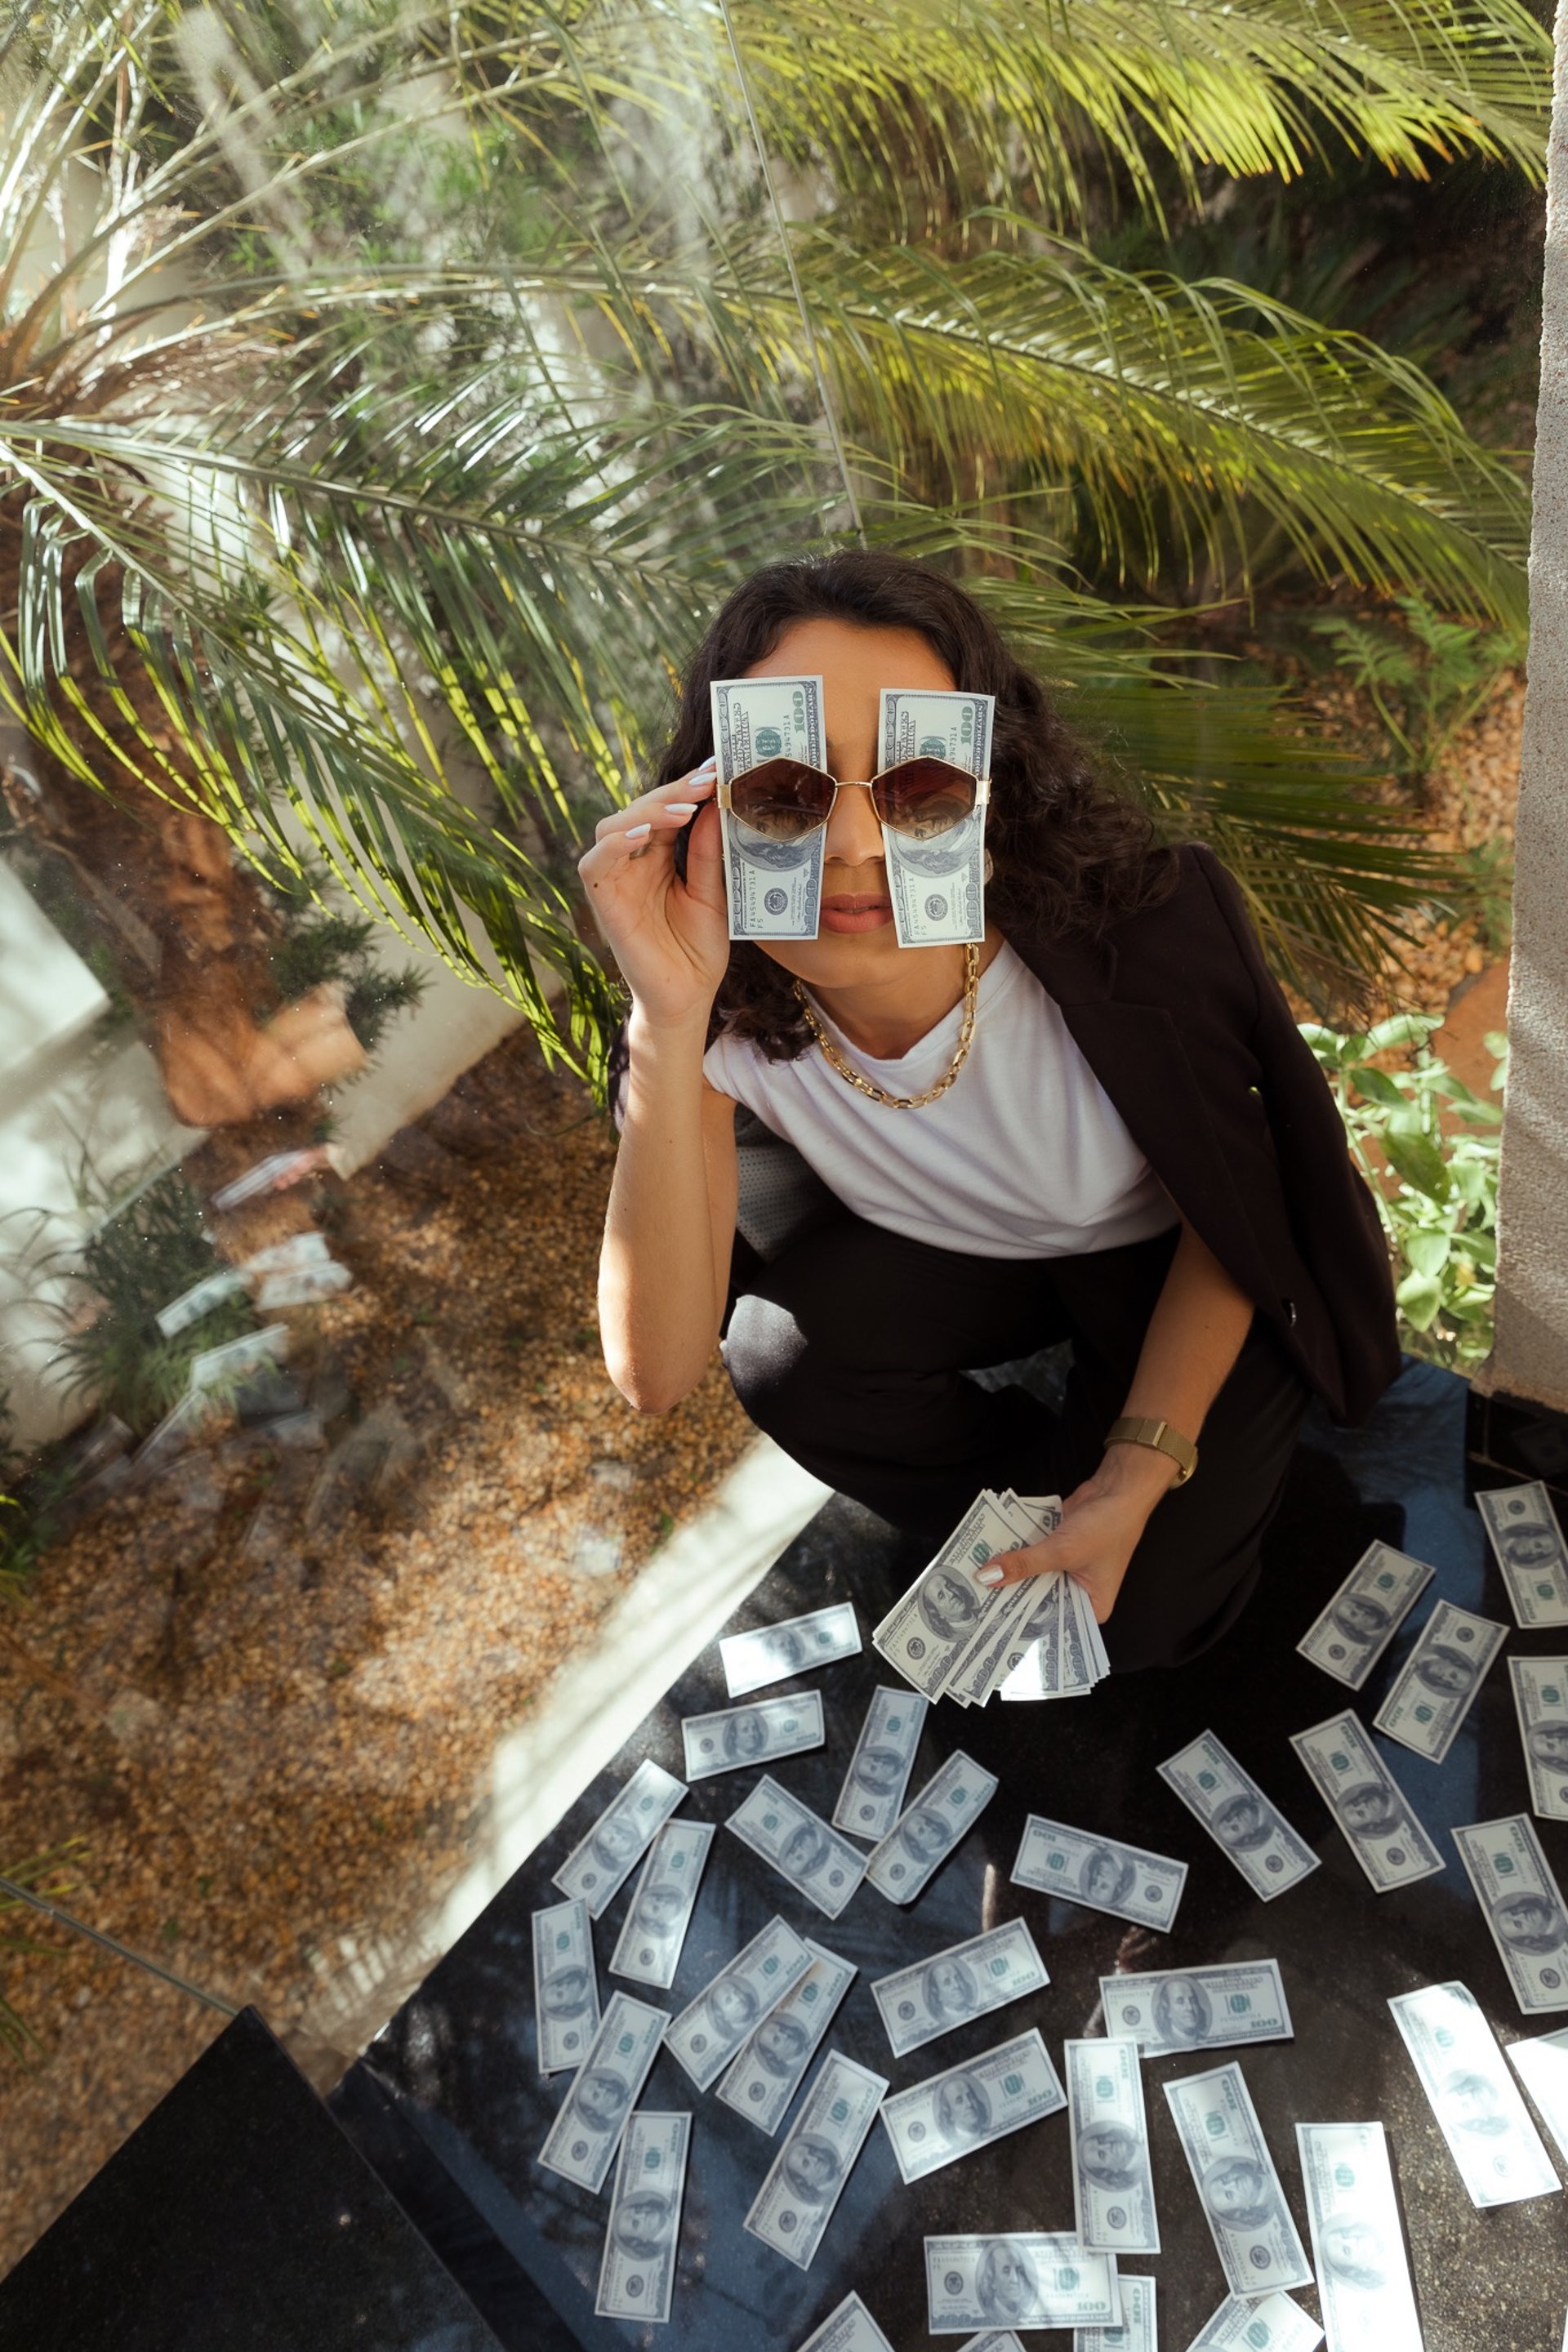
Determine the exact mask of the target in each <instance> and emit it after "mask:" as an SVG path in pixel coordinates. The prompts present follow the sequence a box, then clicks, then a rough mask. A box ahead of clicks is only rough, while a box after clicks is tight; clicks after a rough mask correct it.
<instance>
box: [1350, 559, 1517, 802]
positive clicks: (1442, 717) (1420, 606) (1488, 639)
mask: <svg viewBox="0 0 1568 2352" xmlns="http://www.w3.org/2000/svg"><path fill="white" fill-rule="evenodd" d="M1394 604H1395V607H1396V609H1397V612H1398V614H1399V615H1400V617H1399V618H1398V619H1395V618H1394V615H1393V614H1389V615H1388V616H1387V617H1386V618H1377V619H1371V620H1369V619H1365V618H1363V617H1362V616H1360V615H1356V614H1346V613H1330V614H1324V615H1323V616H1322V617H1321V619H1319V620H1316V621H1314V622H1313V623H1312V632H1313V635H1315V636H1320V637H1322V638H1324V639H1325V640H1326V641H1327V642H1328V643H1329V644H1330V645H1331V646H1332V647H1333V649H1334V652H1335V654H1336V655H1337V656H1338V657H1339V666H1340V668H1341V669H1342V672H1343V674H1344V676H1345V677H1346V678H1347V679H1348V681H1349V682H1350V684H1351V685H1352V686H1356V687H1359V688H1361V689H1362V691H1363V693H1364V694H1365V695H1366V696H1367V697H1368V698H1369V699H1370V700H1371V703H1372V705H1373V709H1374V710H1375V711H1376V712H1377V715H1378V719H1379V721H1380V722H1381V724H1382V727H1383V730H1384V734H1385V735H1386V736H1387V738H1388V740H1389V743H1390V745H1391V746H1392V749H1393V752H1394V760H1393V766H1394V773H1395V774H1396V775H1397V776H1398V777H1399V778H1400V779H1401V781H1402V782H1405V783H1407V784H1411V785H1413V786H1415V787H1416V788H1417V789H1419V787H1420V786H1422V785H1423V784H1425V783H1426V779H1427V778H1428V776H1430V774H1431V773H1432V771H1433V769H1434V768H1435V767H1436V764H1437V762H1438V761H1439V760H1440V759H1441V758H1442V756H1443V753H1444V752H1445V751H1447V748H1448V746H1449V744H1450V743H1451V742H1452V741H1453V740H1454V738H1455V736H1456V735H1457V734H1458V731H1459V730H1460V728H1461V727H1463V726H1465V725H1466V723H1467V722H1468V720H1469V719H1473V718H1474V717H1475V715H1476V713H1477V711H1478V710H1479V709H1480V707H1481V705H1482V703H1483V702H1485V700H1486V699H1487V697H1488V696H1489V694H1490V692H1491V690H1492V688H1493V687H1494V686H1495V685H1496V684H1497V682H1498V680H1499V678H1500V677H1501V676H1502V673H1503V671H1504V670H1505V669H1509V668H1511V667H1515V666H1517V665H1518V664H1520V663H1521V662H1522V661H1523V659H1524V653H1525V641H1524V635H1523V632H1522V631H1521V630H1518V629H1502V628H1476V627H1474V626H1473V625H1471V624H1470V623H1468V622H1466V621H1452V620H1449V619H1447V617H1446V616H1445V615H1444V614H1441V613H1439V612H1436V610H1435V609H1434V608H1433V606H1431V605H1430V604H1427V603H1426V601H1425V599H1424V598H1422V597H1420V596H1399V597H1396V598H1395V599H1394Z"/></svg>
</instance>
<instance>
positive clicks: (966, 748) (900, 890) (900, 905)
mask: <svg viewBox="0 0 1568 2352" xmlns="http://www.w3.org/2000/svg"><path fill="white" fill-rule="evenodd" d="M995 712H996V698H995V696H994V695H991V694H931V693H927V692H925V691H923V690H921V689H917V688H905V687H884V688H883V689H882V698H881V705H880V711H879V725H878V730H877V738H878V741H879V744H880V746H881V756H880V759H879V763H878V764H879V767H880V768H891V767H893V766H895V765H896V764H897V763H898V762H899V761H901V760H916V759H922V758H923V759H936V760H946V761H949V762H950V763H951V764H952V766H953V767H955V768H967V769H968V771H969V772H970V774H971V775H972V776H988V775H989V774H990V772H991V730H992V725H993V723H994V718H995ZM882 849H883V855H884V856H885V857H886V860H887V868H888V891H889V897H890V898H891V899H892V902H893V924H894V928H895V929H896V931H897V933H898V940H899V945H900V947H901V948H923V947H931V946H934V945H936V944H938V943H939V942H940V943H945V942H947V941H950V940H983V939H984V937H985V812H984V809H983V808H977V809H975V810H974V812H973V814H972V815H970V816H968V817H966V818H965V819H964V820H963V823H962V824H955V825H952V826H950V827H949V829H948V831H947V832H946V833H939V834H935V835H932V836H931V839H930V840H929V841H917V840H913V839H911V838H910V835H908V834H900V833H894V832H893V831H892V830H891V829H890V827H889V826H887V825H884V826H883V827H882Z"/></svg>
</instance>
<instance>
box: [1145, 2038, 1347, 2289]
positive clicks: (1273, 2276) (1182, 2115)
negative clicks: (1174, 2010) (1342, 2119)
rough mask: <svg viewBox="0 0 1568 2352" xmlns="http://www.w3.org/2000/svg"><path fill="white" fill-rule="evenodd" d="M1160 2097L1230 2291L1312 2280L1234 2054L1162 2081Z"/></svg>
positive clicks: (1261, 2127) (1294, 2283) (1272, 2160)
mask: <svg viewBox="0 0 1568 2352" xmlns="http://www.w3.org/2000/svg"><path fill="white" fill-rule="evenodd" d="M1165 2097H1166V2100H1167V2102H1168V2103H1169V2105H1170V2109H1171V2115H1172V2118H1173V2121H1174V2124H1175V2126H1176V2135H1177V2137H1178V2138H1179V2139H1180V2141H1181V2143H1182V2152H1183V2154H1184V2156H1185V2158H1186V2159H1187V2165H1188V2168H1189V2169H1190V2171H1191V2173H1192V2176H1193V2185H1194V2188H1195V2189H1196V2190H1197V2192H1198V2202H1199V2203H1200V2205H1202V2207H1203V2209H1204V2219H1205V2221H1207V2223H1208V2225H1209V2232H1210V2235H1211V2236H1212V2237H1213V2239H1214V2242H1215V2252H1216V2253H1217V2254H1218V2256H1219V2259H1220V2267H1221V2269H1222V2270H1223V2271H1224V2273H1225V2276H1226V2285H1227V2286H1228V2287H1229V2289H1230V2291H1231V2293H1232V2294H1238V2295H1242V2296H1252V2295H1259V2294H1271V2293H1272V2292H1273V2290H1274V2289H1275V2288H1276V2287H1287V2286H1310V2285H1311V2284H1312V2271H1311V2265H1310V2263H1309V2262H1308V2260H1307V2255H1306V2251H1305V2249H1304V2248H1303V2246H1302V2244H1301V2241H1300V2238H1299V2237H1298V2236H1297V2234H1296V2224H1295V2222H1294V2221H1292V2220H1291V2218H1290V2209H1289V2206H1288V2205H1287V2204H1286V2202H1285V2192H1284V2190H1283V2189H1281V2188H1280V2186H1279V2175H1278V2174H1277V2173H1276V2171H1275V2169H1274V2159H1273V2158H1272V2157H1271V2156H1270V2155H1269V2153H1268V2143H1267V2141H1266V2140H1265V2139H1264V2137H1263V2126H1262V2125H1261V2124H1260V2123H1259V2122H1258V2116H1257V2113H1256V2111H1255V2109H1254V2107H1253V2105H1252V2100H1251V2097H1250V2095H1249V2094H1248V2092H1247V2084H1246V2083H1245V2081H1244V2080H1243V2078H1242V2072H1241V2069H1240V2067H1239V2066H1238V2065H1237V2063H1236V2061H1235V2060H1234V2059H1232V2061H1231V2063H1230V2064H1229V2065H1228V2066H1215V2067H1214V2068H1212V2069H1211V2071H1210V2072H1209V2073H1208V2074H1184V2076H1183V2077H1182V2079H1181V2081H1180V2082H1176V2083H1167V2084H1166V2085H1165Z"/></svg>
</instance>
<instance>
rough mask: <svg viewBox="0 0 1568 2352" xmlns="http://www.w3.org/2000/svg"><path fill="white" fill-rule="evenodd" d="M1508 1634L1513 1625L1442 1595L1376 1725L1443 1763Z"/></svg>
mask: <svg viewBox="0 0 1568 2352" xmlns="http://www.w3.org/2000/svg"><path fill="white" fill-rule="evenodd" d="M1507 1639H1508V1627H1507V1626H1506V1625H1500V1624H1499V1623H1497V1622H1496V1621H1495V1619H1493V1618H1490V1617H1473V1616H1472V1615H1471V1614H1470V1612H1469V1611H1468V1609H1456V1608H1455V1606H1454V1604H1453V1602H1452V1601H1438V1603H1437V1606H1436V1609H1434V1610H1433V1612H1432V1614H1431V1615H1430V1617H1428V1618H1427V1620H1426V1624H1425V1625H1423V1627H1422V1628H1421V1633H1420V1637H1419V1639H1418V1640H1417V1642H1416V1643H1415V1648H1414V1649H1413V1650H1412V1651H1411V1653H1410V1655H1409V1656H1408V1657H1407V1658H1406V1659H1405V1664H1403V1665H1402V1666H1401V1667H1400V1669H1399V1672H1398V1673H1397V1674H1396V1675H1395V1676H1394V1680H1393V1682H1392V1683H1391V1684H1390V1685H1389V1690H1388V1696H1387V1697H1386V1698H1385V1699H1384V1702H1383V1705H1382V1706H1380V1707H1379V1708H1378V1710H1377V1713H1376V1714H1375V1715H1374V1716H1373V1727H1374V1728H1375V1729H1376V1730H1378V1731H1385V1732H1386V1733H1387V1734H1388V1737H1389V1738H1390V1739H1397V1740H1398V1742H1399V1744H1400V1746H1401V1747H1402V1748H1409V1749H1410V1751H1411V1753H1412V1754H1413V1755H1415V1756H1425V1757H1426V1760H1427V1762H1428V1763H1430V1764H1440V1763H1441V1762H1442V1761H1443V1759H1444V1757H1445V1756H1447V1753H1448V1750H1449V1748H1451V1747H1452V1746H1453V1744H1454V1740H1455V1738H1456V1736H1457V1734H1458V1728H1459V1726H1460V1725H1461V1724H1462V1723H1463V1721H1464V1719H1465V1717H1466V1716H1467V1715H1468V1713H1469V1710H1470V1702H1471V1700H1472V1699H1473V1698H1474V1697H1475V1696H1476V1693H1477V1692H1478V1691H1479V1688H1480V1686H1481V1682H1482V1679H1483V1677H1484V1676H1485V1675H1486V1672H1487V1669H1488V1668H1489V1666H1490V1664H1491V1663H1492V1660H1493V1659H1494V1658H1495V1657H1496V1656H1497V1654H1498V1652H1499V1651H1500V1649H1501V1647H1502V1645H1503V1643H1504V1642H1505V1641H1506V1640H1507Z"/></svg>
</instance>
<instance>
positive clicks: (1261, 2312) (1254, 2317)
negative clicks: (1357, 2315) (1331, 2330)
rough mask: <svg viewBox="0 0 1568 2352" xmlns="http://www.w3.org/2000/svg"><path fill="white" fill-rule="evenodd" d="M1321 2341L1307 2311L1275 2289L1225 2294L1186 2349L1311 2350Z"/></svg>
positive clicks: (1201, 2351)
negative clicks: (1260, 2292)
mask: <svg viewBox="0 0 1568 2352" xmlns="http://www.w3.org/2000/svg"><path fill="white" fill-rule="evenodd" d="M1322 2340H1323V2331H1322V2329H1321V2327H1320V2326H1319V2325H1318V2323H1317V2321H1316V2320H1315V2319H1314V2318H1313V2317H1312V2315H1311V2314H1310V2312H1306V2311H1303V2310H1302V2308H1301V2306H1300V2304H1299V2303H1297V2302H1295V2301H1293V2300H1292V2298H1291V2297H1290V2296H1289V2295H1288V2294H1282V2293H1280V2292H1279V2290H1278V2289H1276V2290H1275V2292H1274V2293H1273V2294H1259V2295H1244V2294H1227V2295H1226V2299H1225V2301H1224V2302H1223V2303H1222V2304H1221V2305H1220V2307H1219V2309H1218V2310H1217V2311H1216V2312H1214V2313H1213V2314H1211V2315H1210V2317H1209V2319H1208V2321H1207V2323H1206V2324H1205V2326H1203V2327H1201V2328H1200V2329H1199V2330H1198V2333H1197V2334H1196V2335H1195V2336H1194V2338H1193V2340H1192V2342H1191V2344H1189V2345H1188V2347H1187V2352H1313V2347H1314V2346H1315V2345H1318V2344H1321V2342H1322Z"/></svg>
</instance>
